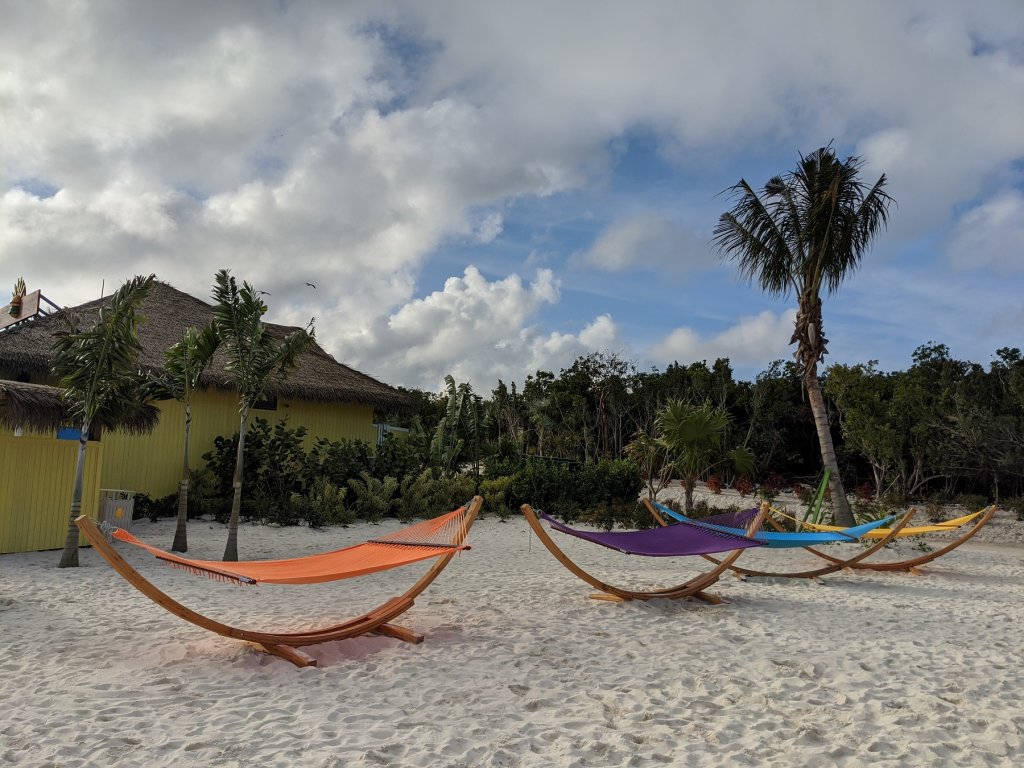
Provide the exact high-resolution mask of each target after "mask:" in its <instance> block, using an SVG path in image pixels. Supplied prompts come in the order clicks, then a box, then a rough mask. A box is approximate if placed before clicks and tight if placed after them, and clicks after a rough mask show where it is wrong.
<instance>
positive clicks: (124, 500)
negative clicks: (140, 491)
mask: <svg viewBox="0 0 1024 768" xmlns="http://www.w3.org/2000/svg"><path fill="white" fill-rule="evenodd" d="M134 511H135V491H123V490H120V489H112V488H100V522H101V523H107V524H108V525H112V526H114V527H115V528H123V529H124V530H126V531H130V530H131V529H132V513H133V512H134Z"/></svg>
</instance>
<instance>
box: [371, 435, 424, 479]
mask: <svg viewBox="0 0 1024 768" xmlns="http://www.w3.org/2000/svg"><path fill="white" fill-rule="evenodd" d="M423 464H424V458H423V456H421V455H420V453H419V451H417V450H416V447H415V446H414V445H413V444H412V443H411V442H410V441H409V440H407V439H405V438H396V437H395V436H394V435H392V434H387V435H385V436H384V442H383V443H381V444H380V446H378V448H377V454H376V456H375V457H374V459H373V475H374V477H407V476H409V475H418V474H419V473H420V471H421V470H422V469H423Z"/></svg>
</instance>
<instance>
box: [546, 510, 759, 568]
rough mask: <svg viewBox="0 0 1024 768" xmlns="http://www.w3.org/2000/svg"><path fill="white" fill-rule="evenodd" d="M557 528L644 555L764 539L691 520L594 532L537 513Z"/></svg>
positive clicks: (704, 550) (705, 551) (702, 551)
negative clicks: (627, 529) (739, 534)
mask: <svg viewBox="0 0 1024 768" xmlns="http://www.w3.org/2000/svg"><path fill="white" fill-rule="evenodd" d="M538 515H539V516H540V517H541V519H543V520H546V521H547V523H548V525H550V526H551V527H552V528H553V529H555V530H556V531H561V532H562V533H566V534H568V535H570V536H575V537H576V538H578V539H583V540H584V541H589V542H592V543H594V544H600V545H601V546H602V547H608V549H614V550H617V551H619V552H624V553H626V554H627V555H643V556H644V557H683V556H685V555H710V554H714V553H715V552H730V551H732V550H734V549H746V548H748V547H763V546H764V542H763V541H757V540H756V539H749V538H747V537H746V536H737V535H736V534H732V533H725V532H724V531H717V530H715V529H713V528H702V527H701V526H698V525H693V524H692V523H680V524H678V525H670V526H668V527H666V528H651V529H650V530H647V531H619V532H608V533H594V532H591V531H581V530H578V529H576V528H570V527H569V526H568V525H565V524H564V523H560V522H558V521H557V520H555V519H554V518H553V517H551V516H550V515H547V514H545V513H543V512H538Z"/></svg>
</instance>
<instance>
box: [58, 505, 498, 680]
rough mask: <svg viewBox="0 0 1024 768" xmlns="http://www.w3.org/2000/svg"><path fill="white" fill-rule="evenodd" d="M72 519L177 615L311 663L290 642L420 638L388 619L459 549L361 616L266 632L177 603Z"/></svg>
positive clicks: (465, 528) (90, 526)
mask: <svg viewBox="0 0 1024 768" xmlns="http://www.w3.org/2000/svg"><path fill="white" fill-rule="evenodd" d="M482 505H483V498H482V497H480V496H476V497H474V498H473V502H472V503H471V504H470V505H469V509H467V510H466V516H465V519H464V522H463V525H462V527H461V530H460V531H459V534H458V536H457V537H456V539H457V540H456V541H453V542H452V543H453V544H462V543H463V541H465V538H466V534H467V533H468V532H469V529H470V527H471V526H472V525H473V521H474V520H476V516H477V514H478V513H479V512H480V507H481V506H482ZM75 523H76V524H77V525H78V527H79V529H80V530H81V531H82V534H83V535H84V536H85V538H86V539H88V541H89V543H90V544H92V546H93V548H94V549H95V550H96V552H97V554H99V555H100V557H102V558H103V559H104V560H106V561H107V563H108V564H109V565H110V567H111V568H113V569H114V570H115V571H117V572H118V573H119V574H120V575H121V576H122V577H123V578H124V579H125V581H127V582H128V583H129V584H131V585H132V586H133V587H135V588H136V589H137V590H139V591H140V592H141V593H142V594H144V595H145V596H146V597H148V598H149V599H150V600H152V601H153V602H154V603H156V604H157V605H159V606H161V607H162V608H165V609H166V610H168V611H170V612H171V613H173V614H174V615H175V616H178V617H179V618H182V619H184V620H185V621H188V622H190V623H192V624H195V625H196V626H197V627H201V628H203V629H205V630H208V631H210V632H214V633H216V634H218V635H223V636H224V637H232V638H235V639H237V640H245V641H247V642H250V643H255V644H257V645H259V646H261V647H263V649H264V650H266V651H268V652H270V653H273V654H275V655H278V656H282V657H283V658H287V659H288V660H289V661H292V662H293V663H295V664H298V665H300V666H306V665H309V664H310V663H312V664H313V665H315V663H316V662H315V660H312V659H310V657H308V656H306V655H305V654H302V653H300V652H296V651H294V647H296V646H304V645H316V644H318V643H326V642H330V641H332V640H345V639H347V638H350V637H356V636H358V635H363V634H367V633H369V632H377V633H379V634H385V635H388V636H391V637H397V638H399V639H403V640H408V641H410V642H420V641H421V640H422V639H423V638H422V637H420V636H419V635H416V634H414V633H412V632H410V631H409V630H406V629H403V628H401V627H394V626H392V625H390V624H389V623H388V622H390V621H391V620H392V619H394V618H396V617H398V616H400V615H401V614H403V613H405V612H406V611H408V610H409V609H410V608H412V606H413V603H414V601H415V599H416V597H418V596H419V595H420V593H421V592H423V590H425V589H426V588H427V587H428V586H430V584H431V583H432V582H433V581H434V579H436V578H437V577H438V576H439V575H440V573H441V571H443V570H444V569H445V567H446V566H447V565H448V563H450V562H451V560H452V558H453V557H455V555H456V554H457V552H455V551H453V552H452V553H451V554H448V555H443V556H441V557H440V558H439V559H438V560H437V562H436V563H434V565H433V566H432V567H431V568H430V570H429V571H427V573H426V574H424V575H423V576H422V577H421V578H420V579H419V580H418V581H417V582H416V583H415V584H413V585H412V587H410V588H409V589H408V590H406V591H405V592H404V593H403V594H401V595H399V596H398V597H393V598H391V599H390V600H388V601H386V602H384V603H382V604H381V605H379V606H378V607H377V608H374V609H373V610H372V611H369V612H367V613H365V614H363V615H362V616H357V617H355V618H353V619H350V620H349V621H346V622H343V623H341V624H334V625H332V626H328V627H323V628H322V629H315V630H304V631H300V632H264V631H260V630H252V629H244V628H241V627H233V626H231V625H230V624H224V623H222V622H219V621H217V620H216V619H211V618H210V617H209V616H205V615H204V614H202V613H199V612H198V611H195V610H193V609H191V608H189V607H187V606H185V605H183V604H182V603H179V602H178V601H177V600H175V599H174V598H172V597H171V596H169V595H168V594H167V593H165V592H163V591H162V590H161V589H160V588H159V587H157V586H156V585H155V584H153V583H152V582H151V581H149V580H148V579H147V578H146V577H144V576H143V575H142V574H140V573H139V572H138V571H137V570H135V568H133V567H132V566H131V565H130V564H129V563H128V561H127V560H125V559H124V558H123V557H122V556H121V555H120V553H118V551H117V550H116V549H115V548H114V547H113V546H112V545H111V544H110V542H108V541H107V539H106V537H105V536H104V535H103V534H102V532H100V530H99V529H98V528H97V527H96V524H95V523H94V522H93V521H92V520H91V519H90V518H88V517H86V516H84V515H83V516H81V517H79V518H77V519H76V520H75Z"/></svg>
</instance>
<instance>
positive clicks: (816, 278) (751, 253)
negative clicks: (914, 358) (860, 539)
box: [714, 144, 892, 525]
mask: <svg viewBox="0 0 1024 768" xmlns="http://www.w3.org/2000/svg"><path fill="white" fill-rule="evenodd" d="M861 166H862V163H861V160H860V159H859V158H857V157H848V158H847V159H846V160H845V161H843V162H840V161H839V160H838V159H837V158H836V154H835V150H833V148H832V145H831V144H829V145H828V146H827V147H822V148H820V149H818V150H816V151H814V152H812V153H811V154H809V155H807V156H806V157H805V156H803V155H801V156H800V163H799V164H798V165H797V168H796V170H793V171H789V172H787V173H786V174H785V175H783V176H773V177H772V178H771V179H769V180H768V183H767V184H765V185H764V189H763V190H762V194H761V195H760V196H759V195H758V194H757V193H756V192H754V190H753V189H752V188H751V187H750V185H749V184H748V183H747V182H746V181H745V180H743V179H740V181H739V183H738V184H736V185H735V186H733V187H730V188H729V189H728V190H727V191H728V192H729V193H730V194H731V195H732V197H733V199H734V200H735V205H734V206H733V208H732V210H731V211H729V212H728V213H723V214H722V216H721V218H720V219H719V221H718V225H717V226H716V227H715V231H714V244H715V247H716V248H717V249H718V251H719V253H721V254H723V255H724V256H725V257H726V258H729V259H734V260H736V261H737V262H738V265H739V270H740V273H741V274H742V275H743V276H744V277H745V278H747V279H749V280H750V281H752V282H753V281H756V282H757V283H758V284H760V286H761V288H762V289H763V290H765V291H767V292H768V293H770V294H772V295H776V296H789V294H790V293H791V292H792V293H793V294H795V295H796V297H797V316H796V327H795V329H794V332H793V337H792V338H791V339H790V343H791V344H792V343H796V345H797V349H796V352H795V353H794V357H795V358H796V362H797V367H798V369H799V372H800V374H801V376H802V380H803V384H804V388H805V389H806V391H807V398H808V400H809V402H810V406H811V411H812V413H813V414H814V425H815V428H816V430H817V432H818V441H819V444H820V445H821V458H822V462H823V463H824V465H825V466H826V467H827V468H828V469H830V470H831V476H830V480H829V485H830V487H831V491H832V501H833V505H834V509H835V519H836V522H837V523H838V524H839V525H852V524H853V516H852V515H851V513H850V505H849V502H848V501H847V499H846V494H845V492H844V490H843V483H842V478H841V477H840V473H839V467H838V464H837V462H836V454H835V448H834V446H833V444H832V434H831V432H830V431H829V424H828V414H827V412H826V410H825V400H824V398H823V397H822V394H821V385H820V384H819V382H818V363H820V362H822V361H823V360H824V358H825V355H826V353H827V352H828V348H827V344H828V339H826V338H825V334H824V332H823V329H822V324H821V320H822V316H821V291H822V288H826V289H827V290H828V292H829V293H834V292H835V291H836V290H837V289H838V288H839V286H840V284H842V282H843V279H844V278H845V277H846V276H847V275H848V274H850V273H851V272H853V271H854V270H855V269H856V268H857V267H858V266H859V265H860V262H861V259H862V258H863V256H864V254H865V253H866V252H867V251H868V249H869V248H870V246H871V243H872V241H873V240H874V238H875V236H876V235H877V234H878V232H879V231H880V230H881V229H882V228H883V227H884V226H885V224H886V222H887V221H888V215H889V204H890V203H891V202H892V198H891V197H890V196H889V195H888V194H887V193H886V192H885V183H886V179H885V175H884V174H883V175H882V176H880V177H879V179H878V181H876V182H875V183H874V185H873V186H871V187H868V186H867V185H866V184H864V182H862V181H861V180H860V169H861Z"/></svg>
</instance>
